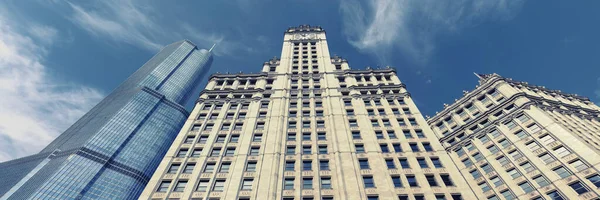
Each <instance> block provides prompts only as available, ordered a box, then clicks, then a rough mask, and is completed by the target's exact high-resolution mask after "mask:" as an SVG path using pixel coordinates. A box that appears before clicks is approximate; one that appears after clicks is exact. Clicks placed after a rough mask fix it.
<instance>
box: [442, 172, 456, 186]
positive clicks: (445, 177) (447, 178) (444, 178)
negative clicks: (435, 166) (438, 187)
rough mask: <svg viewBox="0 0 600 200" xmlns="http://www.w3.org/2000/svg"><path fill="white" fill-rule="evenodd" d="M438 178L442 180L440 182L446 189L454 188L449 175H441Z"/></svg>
mask: <svg viewBox="0 0 600 200" xmlns="http://www.w3.org/2000/svg"><path fill="white" fill-rule="evenodd" d="M440 177H441V178H442V182H444V185H446V187H448V186H454V183H453V182H452V179H450V175H447V174H442V175H440Z"/></svg>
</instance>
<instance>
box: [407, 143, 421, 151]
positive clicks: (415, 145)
mask: <svg viewBox="0 0 600 200" xmlns="http://www.w3.org/2000/svg"><path fill="white" fill-rule="evenodd" d="M409 146H410V149H411V150H412V151H413V152H419V146H418V145H417V143H409Z"/></svg>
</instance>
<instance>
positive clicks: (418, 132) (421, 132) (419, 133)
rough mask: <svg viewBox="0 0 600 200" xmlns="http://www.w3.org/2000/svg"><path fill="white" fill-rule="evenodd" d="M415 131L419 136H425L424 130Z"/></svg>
mask: <svg viewBox="0 0 600 200" xmlns="http://www.w3.org/2000/svg"><path fill="white" fill-rule="evenodd" d="M415 133H416V134H417V137H418V138H425V134H423V131H421V130H415Z"/></svg>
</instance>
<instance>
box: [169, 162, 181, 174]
mask: <svg viewBox="0 0 600 200" xmlns="http://www.w3.org/2000/svg"><path fill="white" fill-rule="evenodd" d="M179 166H180V165H179V164H172V165H171V167H169V170H168V171H167V173H169V174H174V173H177V171H179Z"/></svg>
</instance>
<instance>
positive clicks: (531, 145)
mask: <svg viewBox="0 0 600 200" xmlns="http://www.w3.org/2000/svg"><path fill="white" fill-rule="evenodd" d="M527 148H529V150H531V151H535V150H538V149H540V148H541V147H540V145H538V143H537V142H530V143H529V144H527Z"/></svg>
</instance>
